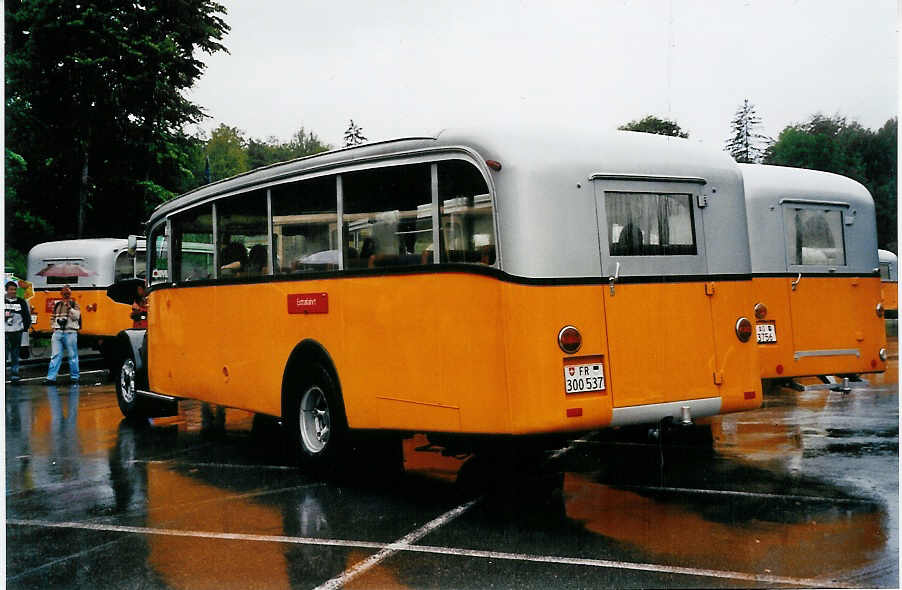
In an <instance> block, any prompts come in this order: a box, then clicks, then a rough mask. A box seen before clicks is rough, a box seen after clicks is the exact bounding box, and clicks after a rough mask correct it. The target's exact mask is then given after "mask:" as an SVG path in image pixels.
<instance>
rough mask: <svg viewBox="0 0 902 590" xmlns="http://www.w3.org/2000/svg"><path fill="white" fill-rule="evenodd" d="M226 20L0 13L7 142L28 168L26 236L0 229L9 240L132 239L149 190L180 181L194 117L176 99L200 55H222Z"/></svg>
mask: <svg viewBox="0 0 902 590" xmlns="http://www.w3.org/2000/svg"><path fill="white" fill-rule="evenodd" d="M224 13H225V8H223V7H222V6H221V5H219V4H218V3H216V2H213V1H211V0H178V1H175V2H149V3H138V2H109V1H102V0H79V1H78V2H71V1H68V0H9V1H8V2H7V3H6V4H5V17H6V38H5V40H6V56H5V60H6V61H5V63H6V69H5V74H6V113H5V116H6V133H7V135H6V145H7V146H8V147H9V148H10V149H11V150H12V151H13V152H15V153H16V154H18V155H20V156H21V157H22V158H24V160H25V161H26V162H28V163H29V166H28V169H27V171H26V172H25V173H24V174H23V176H22V179H21V182H17V183H16V184H15V186H14V190H15V192H16V195H17V197H18V198H19V207H20V210H23V211H24V213H25V217H24V219H25V220H30V221H29V223H30V227H31V228H32V229H31V230H29V229H28V228H27V227H25V226H27V225H28V224H25V226H14V227H8V228H7V229H8V230H9V231H8V233H7V241H8V242H10V243H15V244H16V245H17V247H18V248H21V249H27V248H28V247H30V246H31V245H32V244H34V243H35V242H37V241H42V240H46V239H59V238H63V237H71V236H73V234H77V233H82V234H83V235H85V236H91V235H95V236H109V235H124V234H127V233H130V232H138V231H140V227H141V222H142V221H143V220H144V215H145V212H146V210H147V206H148V204H149V203H148V202H147V201H146V199H148V198H151V199H157V198H160V195H161V193H160V191H158V190H156V189H153V190H148V186H151V185H155V186H158V187H165V188H164V189H163V190H170V191H172V190H179V189H181V188H182V186H183V185H185V184H190V181H191V179H190V178H188V179H186V172H187V170H189V169H190V167H189V166H187V165H186V152H189V151H190V148H191V140H190V138H189V137H188V136H187V135H186V134H185V133H184V132H183V131H182V130H183V129H184V127H185V126H186V125H188V124H191V123H196V122H198V121H200V120H201V119H202V118H203V117H204V114H203V111H202V110H201V108H200V106H198V105H196V104H194V103H192V102H190V101H189V100H187V99H186V98H185V96H184V91H185V90H187V89H189V88H191V87H192V86H193V85H194V83H195V82H196V81H197V80H198V78H199V77H200V75H201V74H202V72H203V69H204V64H203V62H201V61H200V60H199V59H198V58H197V57H198V54H199V53H200V52H203V53H208V54H211V53H215V52H218V51H224V50H225V48H224V47H223V46H222V44H221V43H220V40H221V39H222V38H223V37H224V35H225V34H226V32H227V31H228V30H229V27H228V25H227V24H226V23H225V21H223V20H222V18H221V16H220V15H223V14H224ZM146 183H150V185H148V184H146ZM7 196H8V195H7ZM82 213H83V214H84V220H85V223H84V227H83V230H82V231H81V232H79V225H80V224H79V223H77V221H78V219H79V218H80V214H82ZM28 216H30V217H28ZM35 220H46V222H47V223H48V224H49V228H50V231H49V232H47V233H46V234H44V235H37V234H35V233H33V231H32V230H33V229H34V227H35V223H37V221H35Z"/></svg>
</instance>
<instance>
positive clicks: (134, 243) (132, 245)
mask: <svg viewBox="0 0 902 590" xmlns="http://www.w3.org/2000/svg"><path fill="white" fill-rule="evenodd" d="M137 252H138V236H136V235H134V234H132V235H130V236H128V255H129V256H131V257H133V258H134V256H135V254H136V253H137Z"/></svg>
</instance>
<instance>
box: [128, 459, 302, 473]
mask: <svg viewBox="0 0 902 590" xmlns="http://www.w3.org/2000/svg"><path fill="white" fill-rule="evenodd" d="M135 463H140V464H143V465H171V466H173V467H216V468H225V469H261V470H263V471H298V468H297V467H293V466H291V465H253V464H248V463H187V462H184V461H178V462H176V461H174V460H173V459H132V460H131V461H129V464H135Z"/></svg>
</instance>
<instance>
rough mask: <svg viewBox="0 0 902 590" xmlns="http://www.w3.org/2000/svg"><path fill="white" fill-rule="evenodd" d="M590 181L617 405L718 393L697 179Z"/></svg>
mask: <svg viewBox="0 0 902 590" xmlns="http://www.w3.org/2000/svg"><path fill="white" fill-rule="evenodd" d="M593 180H594V184H595V202H596V212H597V219H598V234H599V247H600V249H601V262H602V269H601V272H602V276H606V277H608V281H609V285H607V286H605V287H604V288H603V292H604V306H605V320H606V323H607V336H608V343H609V344H608V346H609V355H610V357H609V361H608V362H609V363H610V371H611V392H612V395H613V402H614V406H615V407H626V406H637V405H645V404H654V403H664V402H673V401H679V400H687V399H699V398H706V397H714V396H717V395H719V393H718V387H717V385H716V383H715V382H716V381H717V377H718V376H717V374H716V372H717V368H716V367H717V359H716V355H715V346H714V331H713V325H712V322H713V319H712V308H711V302H710V301H709V299H710V297H711V296H712V295H713V289H711V288H710V286H709V285H708V284H707V283H706V278H707V277H706V274H707V263H706V258H705V239H704V224H703V215H702V212H703V208H701V207H699V205H700V204H704V203H703V202H700V198H699V195H700V194H701V192H700V191H701V183H698V182H692V181H677V182H673V181H668V180H661V179H656V180H635V179H632V178H630V179H625V178H618V177H614V176H610V177H601V178H599V177H596V178H594V179H593Z"/></svg>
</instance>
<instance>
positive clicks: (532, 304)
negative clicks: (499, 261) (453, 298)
mask: <svg viewBox="0 0 902 590" xmlns="http://www.w3.org/2000/svg"><path fill="white" fill-rule="evenodd" d="M602 288H606V287H600V286H598V285H561V286H529V285H517V284H505V286H504V307H503V309H504V310H506V322H507V324H506V326H505V344H506V355H507V360H506V364H507V367H508V377H507V378H508V391H509V396H510V400H511V422H512V430H511V432H512V433H513V434H533V433H543V432H552V431H564V430H568V431H579V430H590V429H593V428H598V427H601V426H606V425H608V424H610V422H611V415H612V410H611V403H612V402H611V399H612V395H611V392H612V387H615V386H616V384H613V383H612V381H613V380H612V379H611V373H610V364H609V363H608V343H607V338H606V334H605V322H604V303H603V297H602V291H601V290H602ZM568 325H569V326H574V327H575V328H577V329H578V330H579V331H580V333H581V334H582V346H581V348H580V349H579V351H577V352H576V353H575V354H573V355H568V354H565V353H564V352H562V351H561V349H560V347H559V346H558V342H557V337H558V333H559V332H560V330H561V328H563V327H565V326H568ZM581 358H582V359H584V361H583V362H585V363H596V362H598V360H599V359H600V360H601V362H602V363H603V365H604V376H605V390H603V391H600V392H589V393H578V394H569V395H568V394H567V393H566V392H565V382H564V371H565V360H566V361H567V362H568V363H572V362H579V361H578V360H577V359H581Z"/></svg>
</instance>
